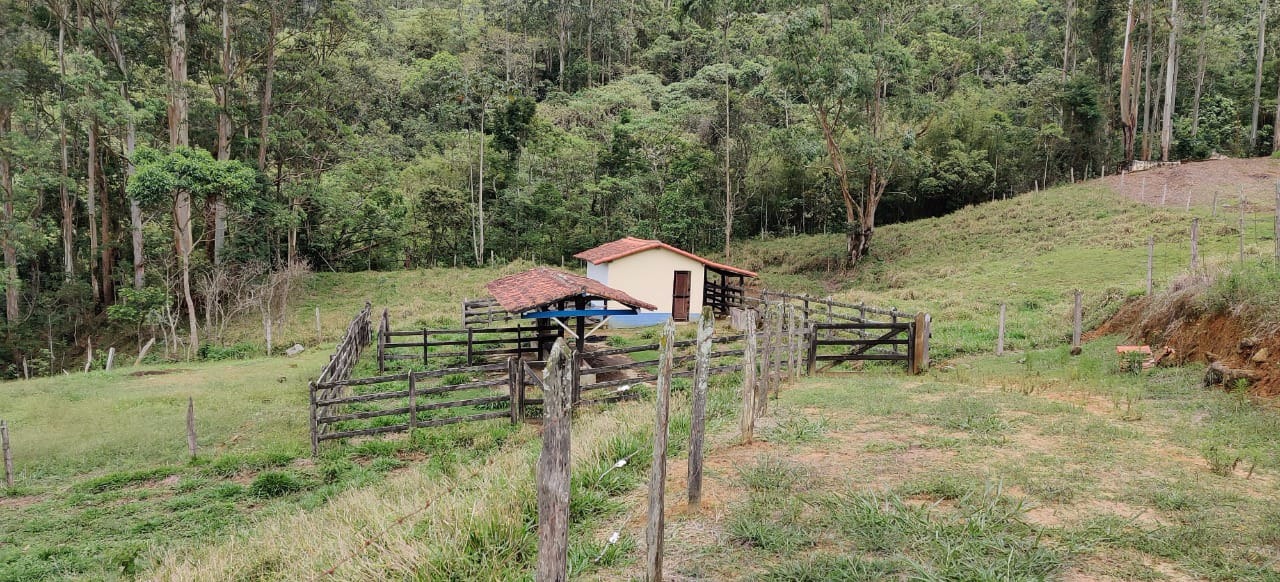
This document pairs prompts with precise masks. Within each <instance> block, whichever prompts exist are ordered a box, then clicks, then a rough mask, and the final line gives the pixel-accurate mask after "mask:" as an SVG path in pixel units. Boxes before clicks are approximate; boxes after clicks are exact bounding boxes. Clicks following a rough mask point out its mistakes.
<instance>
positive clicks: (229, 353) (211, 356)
mask: <svg viewBox="0 0 1280 582" xmlns="http://www.w3.org/2000/svg"><path fill="white" fill-rule="evenodd" d="M256 351H257V347H256V346H254V345H253V344H248V343H238V344H233V345H230V346H215V345H213V344H201V346H200V350H199V351H197V352H196V354H197V355H198V356H199V357H200V359H201V360H205V361H209V362H218V361H222V360H243V359H245V358H248V357H249V356H252V355H253V354H254V352H256Z"/></svg>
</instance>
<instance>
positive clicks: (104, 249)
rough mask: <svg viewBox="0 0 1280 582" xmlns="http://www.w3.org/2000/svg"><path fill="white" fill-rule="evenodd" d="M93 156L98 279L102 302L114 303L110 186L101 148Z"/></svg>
mask: <svg viewBox="0 0 1280 582" xmlns="http://www.w3.org/2000/svg"><path fill="white" fill-rule="evenodd" d="M92 133H93V135H98V134H99V133H100V128H99V127H98V120H97V118H94V120H93V129H92ZM95 157H96V158H97V159H98V160H99V161H98V162H96V163H95V165H96V166H97V167H98V172H97V173H98V178H97V179H98V181H99V184H98V202H99V204H98V206H99V207H100V211H99V223H98V224H99V229H98V237H99V240H101V241H102V246H101V255H100V256H101V257H102V258H101V260H100V261H99V262H98V269H99V273H100V275H99V277H98V280H99V281H101V282H102V303H103V304H104V305H110V304H112V303H115V298H116V281H115V270H116V269H115V266H116V250H115V244H114V242H115V235H114V234H113V232H112V224H113V223H112V220H111V197H110V188H108V186H107V182H106V180H104V179H102V170H101V168H102V162H101V159H102V152H101V148H98V152H97V155H96V156H95Z"/></svg>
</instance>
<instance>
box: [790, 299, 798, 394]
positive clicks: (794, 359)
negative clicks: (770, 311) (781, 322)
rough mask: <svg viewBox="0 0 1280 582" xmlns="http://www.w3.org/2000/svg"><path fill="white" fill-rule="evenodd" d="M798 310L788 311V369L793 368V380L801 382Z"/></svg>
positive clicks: (793, 308)
mask: <svg viewBox="0 0 1280 582" xmlns="http://www.w3.org/2000/svg"><path fill="white" fill-rule="evenodd" d="M796 329H797V326H796V310H795V307H794V306H792V307H790V308H788V310H787V348H788V349H787V352H788V357H787V367H790V368H791V380H800V338H799V336H797V335H796Z"/></svg>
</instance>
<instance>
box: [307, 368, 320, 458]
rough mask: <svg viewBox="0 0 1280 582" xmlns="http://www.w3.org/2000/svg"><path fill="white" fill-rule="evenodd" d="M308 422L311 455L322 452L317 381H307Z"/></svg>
mask: <svg viewBox="0 0 1280 582" xmlns="http://www.w3.org/2000/svg"><path fill="white" fill-rule="evenodd" d="M307 399H308V401H309V402H308V407H307V408H308V411H307V412H308V419H307V420H308V424H310V425H311V456H313V457H314V456H316V455H317V454H319V452H320V423H319V422H317V421H316V418H317V416H318V415H317V412H316V383H315V382H307Z"/></svg>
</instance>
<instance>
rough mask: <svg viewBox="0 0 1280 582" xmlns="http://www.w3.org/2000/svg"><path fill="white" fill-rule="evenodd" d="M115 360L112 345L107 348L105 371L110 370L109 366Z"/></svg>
mask: <svg viewBox="0 0 1280 582" xmlns="http://www.w3.org/2000/svg"><path fill="white" fill-rule="evenodd" d="M115 361H116V348H115V347H114V346H113V347H111V348H109V349H108V350H107V371H108V372H110V371H111V366H112V365H113V364H115Z"/></svg>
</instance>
